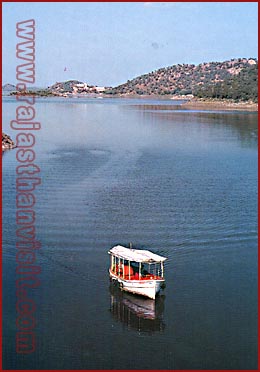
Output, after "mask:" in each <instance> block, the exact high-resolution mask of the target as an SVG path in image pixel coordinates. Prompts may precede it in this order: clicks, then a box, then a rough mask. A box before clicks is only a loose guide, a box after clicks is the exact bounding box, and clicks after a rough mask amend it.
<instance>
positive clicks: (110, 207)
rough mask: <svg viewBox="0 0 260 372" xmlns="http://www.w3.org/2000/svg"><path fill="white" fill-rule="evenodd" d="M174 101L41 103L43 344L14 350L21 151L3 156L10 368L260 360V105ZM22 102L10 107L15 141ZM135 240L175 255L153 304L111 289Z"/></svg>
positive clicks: (6, 358) (191, 365)
mask: <svg viewBox="0 0 260 372" xmlns="http://www.w3.org/2000/svg"><path fill="white" fill-rule="evenodd" d="M174 104H175V103H174V102H171V101H169V102H167V104H166V103H165V101H164V102H160V101H156V102H151V100H149V101H147V102H146V101H143V100H140V101H136V100H135V101H133V100H112V99H108V100H90V99H89V100H80V99H77V100H66V99H61V100H58V99H46V100H44V99H39V101H38V102H37V104H36V105H37V106H36V107H37V119H38V120H40V121H41V122H42V129H41V131H39V133H37V134H36V138H37V142H36V147H35V151H36V155H37V157H36V163H37V165H39V166H40V168H41V177H42V185H41V186H40V187H39V188H38V189H37V190H36V193H35V196H36V198H37V203H36V208H35V210H36V215H37V217H36V230H37V238H38V239H39V240H40V241H41V243H42V248H41V249H40V250H39V251H38V252H37V264H39V265H40V266H41V268H42V273H41V286H40V287H39V288H37V289H35V290H33V291H31V292H30V294H31V296H32V297H33V298H34V299H35V301H36V303H37V350H36V352H35V353H33V354H30V355H24V356H22V355H19V354H17V353H16V352H15V332H16V325H15V317H16V310H15V305H16V297H15V280H14V278H15V269H16V264H15V255H16V248H15V244H16V235H15V229H16V225H15V212H16V209H15V198H16V189H15V184H16V176H15V169H16V166H17V162H16V158H15V154H16V150H13V151H8V152H6V153H5V155H4V156H3V324H4V326H3V364H4V368H5V369H13V370H15V369H148V370H151V369H219V370H221V369H234V370H238V369H254V368H257V115H256V114H254V113H235V112H228V113H222V112H221V113H217V112H209V113H205V112H198V111H196V112H187V111H185V112H182V111H181V110H177V111H176V110H175V111H174V110H172V107H171V106H172V105H174ZM15 105H16V104H15V101H14V100H13V99H9V98H8V99H6V100H5V101H4V105H3V123H4V125H3V130H4V131H5V132H7V133H8V134H9V135H11V137H12V138H15V135H16V134H15V132H12V131H10V129H9V128H8V125H9V124H8V123H9V121H10V120H12V119H13V118H14V117H15ZM151 106H152V108H151ZM162 106H163V109H162ZM165 106H170V112H169V110H168V109H166V108H165ZM148 108H149V109H148ZM130 241H131V242H133V244H134V246H136V247H139V248H147V249H151V250H152V251H153V252H155V253H158V254H161V255H163V256H166V257H168V260H167V261H166V265H165V274H166V289H165V297H160V298H158V301H157V302H156V303H155V307H153V306H152V304H150V306H148V302H147V301H145V300H142V299H140V298H135V297H134V296H130V295H128V294H125V293H121V292H118V291H116V289H115V288H111V287H109V276H108V265H109V257H108V254H107V252H108V250H109V249H110V248H111V247H112V246H113V245H115V244H118V243H120V244H123V245H128V244H129V242H130ZM143 301H144V302H143ZM148 301H149V300H148ZM145 304H146V305H147V306H146V305H145ZM145 309H146V310H145ZM147 316H150V318H147ZM153 316H154V318H153V319H152V317H153Z"/></svg>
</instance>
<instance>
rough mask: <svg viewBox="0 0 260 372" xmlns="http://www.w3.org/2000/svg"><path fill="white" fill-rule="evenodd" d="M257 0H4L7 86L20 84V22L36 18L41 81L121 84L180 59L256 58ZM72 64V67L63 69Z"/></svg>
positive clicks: (4, 62)
mask: <svg viewBox="0 0 260 372" xmlns="http://www.w3.org/2000/svg"><path fill="white" fill-rule="evenodd" d="M257 13H258V11H257V3H256V2H254V3H249V2H243V3H240V2H237V3H228V2H226V3H220V2H218V3H215V2H213V3H211V2H207V3H200V2H197V3H184V2H183V3H181V2H179V3H176V2H175V3H174V2H171V3H163V2H161V3H153V2H136V3H124V2H121V3H74V2H69V3H51V2H49V3H47V2H46V3H26V2H23V3H3V26H2V27H3V83H6V82H10V83H16V78H15V75H16V73H15V69H16V66H17V64H19V63H21V62H20V61H19V60H17V59H16V57H15V52H16V43H17V42H18V40H17V38H16V36H15V28H16V22H20V21H24V20H27V19H31V18H33V19H35V21H36V35H35V40H36V83H35V85H36V86H47V85H51V84H53V83H55V82H56V81H64V80H69V79H78V80H81V81H85V82H87V83H89V84H94V85H101V86H103V85H105V86H115V85H118V84H120V83H124V82H125V81H127V80H128V79H132V78H133V77H135V76H138V75H140V74H143V73H147V72H150V71H153V70H156V69H158V68H160V67H166V66H170V65H173V64H177V63H194V64H199V63H202V62H210V61H224V60H227V59H231V58H236V57H248V58H249V57H257V43H258V40H257V21H258V19H257ZM65 68H66V71H64V70H65Z"/></svg>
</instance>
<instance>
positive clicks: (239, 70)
mask: <svg viewBox="0 0 260 372" xmlns="http://www.w3.org/2000/svg"><path fill="white" fill-rule="evenodd" d="M106 93H109V94H127V95H132V94H138V95H181V96H187V95H193V96H194V97H198V98H220V99H223V98H225V99H234V100H244V101H248V100H252V101H254V102H256V101H257V100H258V61H257V59H255V58H249V59H247V58H238V59H231V60H229V61H225V62H208V63H201V64H199V65H197V66H195V65H193V64H178V65H173V66H170V67H165V68H160V69H159V70H156V71H153V72H150V73H148V74H145V75H141V76H138V77H136V78H134V79H132V80H128V81H127V82H126V83H125V84H122V85H119V86H117V87H114V88H112V89H110V90H107V91H106Z"/></svg>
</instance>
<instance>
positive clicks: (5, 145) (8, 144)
mask: <svg viewBox="0 0 260 372" xmlns="http://www.w3.org/2000/svg"><path fill="white" fill-rule="evenodd" d="M15 147H16V144H15V143H14V141H13V140H12V139H11V137H10V136H8V135H7V134H5V133H3V132H2V152H3V151H6V150H11V149H13V148H15Z"/></svg>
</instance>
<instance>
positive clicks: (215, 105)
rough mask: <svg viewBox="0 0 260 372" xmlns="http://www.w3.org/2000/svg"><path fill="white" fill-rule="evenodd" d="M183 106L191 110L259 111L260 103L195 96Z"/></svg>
mask: <svg viewBox="0 0 260 372" xmlns="http://www.w3.org/2000/svg"><path fill="white" fill-rule="evenodd" d="M181 107H182V108H187V109H190V110H193V109H195V110H196V109H198V110H208V109H210V110H219V111H223V110H225V111H234V110H237V111H251V112H258V103H255V102H246V101H245V102H243V101H241V102H234V101H231V100H230V101H229V100H206V99H196V98H193V99H191V100H189V101H187V102H185V103H183V104H182V105H181Z"/></svg>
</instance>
